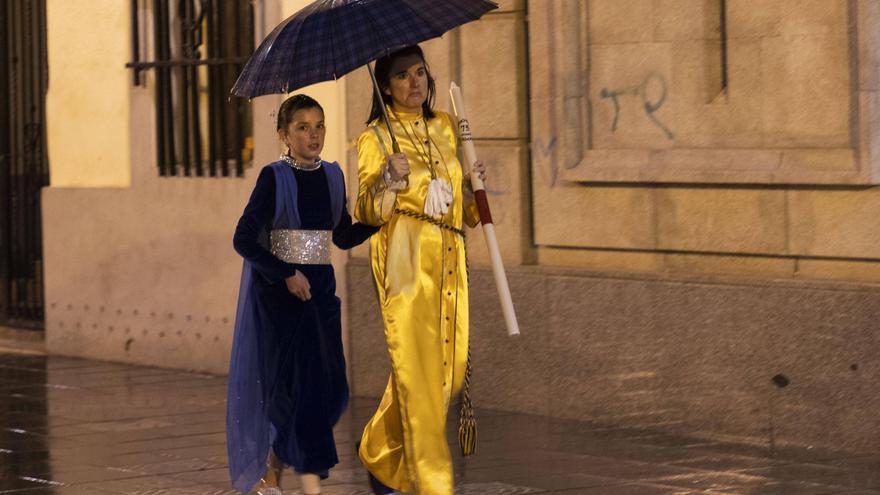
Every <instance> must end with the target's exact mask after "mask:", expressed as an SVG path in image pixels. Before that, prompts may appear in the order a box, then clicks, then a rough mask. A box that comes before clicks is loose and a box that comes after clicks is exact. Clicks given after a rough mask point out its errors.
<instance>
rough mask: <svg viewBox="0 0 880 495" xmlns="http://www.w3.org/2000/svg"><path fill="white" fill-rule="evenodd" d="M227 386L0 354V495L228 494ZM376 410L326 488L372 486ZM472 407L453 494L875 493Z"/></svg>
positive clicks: (364, 407)
mask: <svg viewBox="0 0 880 495" xmlns="http://www.w3.org/2000/svg"><path fill="white" fill-rule="evenodd" d="M225 391H226V379H225V378H224V377H217V376H211V375H204V374H198V373H188V372H181V371H171V370H162V369H156V368H147V367H136V366H129V365H122V364H113V363H104V362H98V361H88V360H81V359H72V358H65V357H46V356H42V355H38V354H36V353H29V354H22V353H10V352H3V351H2V349H0V494H8V493H14V494H22V495H25V494H28V495H30V494H33V495H38V494H64V495H73V494H77V495H79V494H94V495H105V494H123V493H124V494H132V495H172V494H192V495H197V494H198V495H201V494H213V495H219V494H233V493H235V492H234V491H232V490H231V489H230V487H229V484H228V481H227V471H226V450H225V433H224V414H225V405H224V404H225ZM375 406H376V401H373V400H366V399H357V400H354V401H353V402H352V405H351V407H350V408H349V411H348V413H347V414H346V415H345V417H344V418H343V420H342V421H341V422H340V424H339V426H338V428H337V433H336V434H337V437H336V438H337V444H338V449H339V453H340V461H341V462H340V465H339V466H337V468H335V469H334V470H333V471H332V472H331V475H330V478H329V479H328V480H327V481H326V482H325V485H324V493H327V494H346V495H349V494H350V495H355V494H357V495H361V494H363V495H367V494H369V491H368V490H367V489H366V476H365V473H364V471H363V469H361V467H360V466H359V464H358V463H357V462H356V459H355V458H354V455H353V454H354V453H353V450H354V447H353V445H354V440H355V438H356V437H357V436H358V435H359V432H360V428H361V427H362V425H363V424H364V423H365V422H366V420H367V419H368V417H369V416H370V415H371V413H372V412H373V410H374V408H375ZM477 412H478V414H479V421H480V422H479V434H480V441H479V443H478V450H477V454H476V455H475V456H473V457H470V458H468V459H467V460H464V459H461V458H456V460H455V471H456V476H457V480H458V482H457V488H456V493H457V494H460V495H461V494H466V495H478V494H480V495H492V494H504V495H518V494H533V493H534V494H539V493H540V494H566V495H574V494H584V495H588V494H607V495H643V494H644V495H653V494H698V493H701V494H710V493H711V494H786V495H787V494H806V495H812V494H831V493H834V494H838V493H839V494H844V493H845V494H851V495H859V494H877V495H880V452H878V454H877V455H861V456H855V455H843V454H840V453H833V452H820V451H818V450H816V449H800V450H799V449H792V450H774V451H770V450H768V448H767V447H766V446H758V445H744V444H736V443H725V442H718V441H711V440H706V439H699V438H686V437H681V436H674V435H668V434H664V433H662V432H651V431H646V430H633V429H626V428H607V427H604V428H600V427H596V426H593V425H589V424H586V423H579V422H574V421H563V420H558V419H551V418H544V417H537V416H529V415H523V414H511V413H504V412H500V411H489V410H484V409H478V411H477ZM453 415H454V414H453ZM452 430H453V428H450V433H452ZM453 445H454V444H453ZM286 481H287V483H286V485H287V486H289V487H290V489H288V490H285V493H286V494H288V493H289V494H293V493H299V491H298V490H297V489H296V488H297V482H296V479H295V478H294V477H293V476H291V475H290V474H287V478H286Z"/></svg>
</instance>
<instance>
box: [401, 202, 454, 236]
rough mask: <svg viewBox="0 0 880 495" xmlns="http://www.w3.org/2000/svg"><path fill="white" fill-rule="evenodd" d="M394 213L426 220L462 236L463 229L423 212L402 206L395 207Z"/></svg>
mask: <svg viewBox="0 0 880 495" xmlns="http://www.w3.org/2000/svg"><path fill="white" fill-rule="evenodd" d="M394 213H397V214H398V215H406V216H408V217H410V218H415V219H416V220H421V221H423V222H427V223H430V224H432V225H436V226H438V227H440V228H441V229H445V230H448V231H450V232H454V233H456V234H458V235H459V236H461V237H464V229H458V228H455V227H453V226H452V225H449V224H448V223H445V222H443V221H441V220H437V219H436V218H433V217H430V216H428V215H425V214H424V213H417V212H415V211H412V210H404V209H403V208H395V209H394Z"/></svg>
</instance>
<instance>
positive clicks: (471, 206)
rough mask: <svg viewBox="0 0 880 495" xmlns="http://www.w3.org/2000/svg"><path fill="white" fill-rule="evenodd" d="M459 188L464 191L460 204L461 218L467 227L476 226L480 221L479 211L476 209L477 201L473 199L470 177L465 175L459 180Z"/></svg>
mask: <svg viewBox="0 0 880 495" xmlns="http://www.w3.org/2000/svg"><path fill="white" fill-rule="evenodd" d="M461 189H462V192H463V193H464V194H463V196H464V200H463V206H462V210H463V211H462V213H463V220H464V223H465V224H467V226H468V227H471V228H473V227H476V226H477V224H478V223H480V213H479V212H478V211H477V202H476V201H475V200H474V190H473V188H472V187H471V178H470V176H468V175H466V176H465V177H464V178H463V179H462V181H461Z"/></svg>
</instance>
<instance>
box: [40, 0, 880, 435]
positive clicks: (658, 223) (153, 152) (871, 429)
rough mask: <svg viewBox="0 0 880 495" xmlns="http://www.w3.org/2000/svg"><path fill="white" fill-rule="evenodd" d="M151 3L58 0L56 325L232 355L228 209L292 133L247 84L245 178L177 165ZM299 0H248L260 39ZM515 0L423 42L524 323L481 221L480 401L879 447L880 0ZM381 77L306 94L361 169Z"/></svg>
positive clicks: (50, 341) (358, 349) (52, 316)
mask: <svg viewBox="0 0 880 495" xmlns="http://www.w3.org/2000/svg"><path fill="white" fill-rule="evenodd" d="M155 2H158V0H151V1H135V2H109V1H108V2H90V6H88V7H83V6H82V5H77V6H73V5H71V4H70V2H65V1H63V0H49V1H48V2H47V5H48V8H47V18H48V24H47V26H48V28H47V31H48V37H47V38H48V60H49V81H50V84H49V93H48V99H47V122H48V123H49V127H48V136H47V138H48V149H49V163H50V186H49V187H48V188H45V189H44V190H43V230H44V243H45V244H44V246H45V247H44V252H45V255H44V257H45V281H46V338H47V345H48V348H49V349H50V350H51V351H53V352H58V353H63V354H71V355H82V356H90V357H97V358H102V359H111V360H121V361H129V362H136V363H144V364H154V365H159V366H169V367H182V368H191V369H198V370H206V371H213V372H223V371H224V370H225V367H226V362H227V359H228V357H227V356H228V351H229V346H230V343H231V331H232V320H233V318H234V304H235V296H236V292H237V287H238V277H239V271H240V266H241V262H240V260H239V259H238V257H237V256H236V254H235V253H234V252H233V251H232V249H231V234H232V230H233V228H234V225H235V221H236V219H237V217H238V215H239V214H240V212H241V209H242V207H243V205H244V203H245V201H246V198H247V195H248V193H249V192H250V189H251V187H252V185H253V181H254V179H255V177H256V172H257V171H258V170H259V168H260V167H261V165H262V164H264V163H268V162H270V161H272V160H274V159H275V157H276V155H277V154H278V152H279V147H278V143H277V139H276V138H275V131H274V124H273V123H272V117H273V111H274V109H275V108H277V106H278V104H279V103H280V101H281V98H280V97H264V98H258V99H255V100H254V101H253V102H251V103H250V107H249V109H248V110H247V111H248V112H250V113H249V115H250V117H248V118H249V119H250V121H249V122H247V123H246V126H245V127H249V129H250V130H249V137H250V138H251V141H249V142H247V141H241V142H239V145H238V146H239V148H238V149H240V150H242V151H241V152H242V154H241V155H240V156H239V158H241V161H242V171H241V172H242V173H241V176H237V174H236V173H231V174H230V176H228V177H223V176H219V177H211V176H210V174H208V175H207V176H204V177H199V176H190V177H187V176H185V174H184V176H168V175H161V174H160V169H159V163H160V162H161V161H162V160H161V159H160V155H161V152H160V149H159V147H158V146H157V143H158V142H159V141H161V139H160V136H159V134H161V129H162V125H161V122H162V121H163V119H167V118H168V117H167V116H163V115H164V114H163V113H162V112H160V111H159V108H162V106H161V105H160V99H161V98H163V96H162V92H161V91H159V88H160V86H162V85H163V84H171V85H172V86H173V85H174V84H178V83H179V78H180V77H182V76H180V75H174V73H173V71H172V74H171V75H170V76H169V75H167V74H166V75H165V76H163V75H162V74H161V70H158V69H156V68H155V67H145V68H144V70H143V71H142V73H141V76H142V77H143V81H142V82H141V83H140V84H138V83H137V82H136V80H135V76H134V69H133V68H132V67H129V68H126V64H131V63H132V62H133V59H134V58H135V55H137V57H136V58H137V59H138V60H140V61H142V62H149V61H152V60H156V59H157V53H158V54H159V55H161V46H160V45H157V44H156V43H155V41H156V39H158V38H161V36H162V33H160V32H159V31H157V30H155V29H154V27H153V24H154V22H155V20H156V10H155ZM174 3H177V2H174ZM184 3H186V2H184ZM305 3H306V2H293V1H288V2H281V1H273V0H265V1H258V2H250V3H249V4H250V5H252V6H253V10H252V11H251V12H250V15H252V16H253V22H254V29H253V37H254V38H255V39H256V40H259V39H262V37H263V36H264V35H265V34H267V33H268V32H269V30H271V28H272V27H274V25H276V24H277V23H278V22H280V21H281V20H282V19H283V18H284V17H285V14H289V13H292V12H294V11H295V10H297V9H298V8H300V7H301V6H302V4H305ZM499 4H500V8H499V9H498V10H497V11H495V12H493V13H491V14H488V15H486V16H485V17H484V18H483V19H481V20H479V21H477V22H474V23H471V24H468V25H466V26H463V27H462V28H460V29H457V30H455V31H453V32H450V33H448V34H447V35H445V36H444V37H442V38H440V39H437V40H432V41H430V42H428V43H425V45H424V47H425V49H426V54H427V57H428V63H429V66H430V69H431V71H432V73H433V74H434V76H435V78H436V80H437V88H438V95H437V101H436V105H435V106H436V107H437V108H439V109H442V110H447V111H451V109H450V105H449V97H448V94H447V92H446V89H447V88H448V87H449V83H450V81H455V82H457V83H458V84H459V85H460V86H461V87H462V88H463V91H464V95H465V100H466V102H467V105H468V110H469V113H470V121H471V124H472V125H471V128H472V131H473V132H474V135H475V139H476V144H477V153H478V155H479V156H480V158H481V159H483V160H484V161H485V162H486V163H487V166H488V168H489V176H490V178H489V183H488V184H489V193H490V200H491V202H492V207H493V216H494V218H495V221H496V224H497V231H498V234H499V241H500V243H501V248H502V254H503V257H504V259H505V262H506V265H507V269H508V277H509V280H510V285H511V288H512V291H513V297H514V303H515V305H516V307H517V312H518V315H519V319H520V325H521V328H522V335H521V336H520V337H519V338H516V339H511V338H508V337H507V336H506V333H505V331H504V326H503V318H502V317H501V314H500V310H499V306H498V303H497V296H496V293H495V287H494V283H493V281H492V277H491V272H490V270H489V269H488V266H487V260H488V256H487V255H486V249H485V246H484V241H483V239H482V237H481V233H480V232H479V230H474V231H472V232H470V236H469V240H468V243H469V257H470V263H471V276H472V280H471V299H472V300H471V308H472V309H471V311H472V315H471V319H472V322H473V328H472V335H473V341H472V351H473V354H474V364H475V375H474V380H473V381H474V390H473V395H474V398H475V400H476V402H477V405H478V407H494V408H500V409H507V410H514V411H521V412H531V413H537V414H545V415H552V416H559V417H565V418H577V419H584V420H588V421H593V422H596V423H599V424H608V425H611V426H634V427H644V428H656V429H662V430H673V431H680V432H687V433H696V434H704V435H708V436H714V437H730V438H735V439H739V440H745V441H750V442H756V443H759V444H770V445H780V444H785V443H808V444H811V445H821V446H830V447H838V448H848V449H853V450H859V449H867V448H869V447H872V446H873V445H874V443H875V441H874V440H875V439H876V438H877V435H878V434H880V420H878V419H877V418H876V415H875V414H874V413H873V411H874V410H875V409H876V406H877V405H878V401H880V394H878V393H877V386H876V382H877V380H876V375H877V374H878V372H880V365H878V361H877V358H876V356H875V355H876V354H878V352H877V351H878V350H880V348H878V345H880V344H878V343H877V339H876V337H875V334H876V328H877V323H876V322H877V321H878V317H880V285H878V284H880V242H878V241H880V230H878V227H877V222H876V219H875V217H876V216H877V215H878V213H880V192H878V189H877V188H876V184H878V183H880V156H878V149H880V147H878V144H880V127H878V125H880V113H878V112H880V106H878V98H877V95H878V90H880V71H878V64H880V34H878V32H877V30H876V29H872V26H875V25H877V23H878V21H880V5H878V4H877V3H876V2H874V1H872V0H772V1H762V2H755V1H752V0H533V1H530V2H526V1H524V0H507V1H501V2H499ZM172 10H173V9H172ZM159 15H160V17H161V12H160V13H159ZM168 15H169V16H170V17H171V19H172V20H173V19H174V15H180V14H174V13H173V12H172V13H171V14H168ZM135 39H137V40H138V43H137V45H138V48H137V50H140V51H137V50H133V46H132V45H133V44H134V43H133V40H135ZM168 39H170V40H171V41H172V43H171V46H172V49H171V50H170V52H169V53H168V54H167V55H168V56H170V57H171V58H174V57H183V58H186V57H185V55H186V54H185V53H184V54H183V55H181V54H179V53H175V52H174V50H173V46H177V45H175V44H174V43H175V37H174V36H173V35H170V36H169V38H168ZM177 41H179V39H177ZM208 43H209V44H210V40H209V42H208ZM218 43H219V42H218V41H216V40H215V46H219V45H218ZM180 46H190V45H185V44H180ZM157 47H158V48H157ZM99 48H100V49H99ZM156 50H158V51H156ZM154 51H156V52H155V53H154ZM205 56H211V57H215V58H223V57H226V58H233V59H234V58H235V54H232V55H229V54H224V53H223V52H214V53H213V54H206V55H205ZM135 68H136V67H135ZM163 77H165V78H166V80H165V82H164V83H163V81H162V78H163ZM206 77H208V76H200V75H198V73H196V75H195V76H193V80H194V81H196V82H197V83H198V84H196V86H197V87H200V88H201V87H202V86H206V85H208V86H209V85H210V84H211V82H210V81H208V80H207V79H205V80H204V81H202V80H201V79H199V78H206ZM217 84H222V78H221V82H220V83H217ZM369 91H370V86H369V82H368V79H367V75H366V72H365V71H364V70H359V71H356V72H354V73H352V74H350V75H348V76H346V77H345V78H344V79H343V80H341V81H340V82H337V83H330V84H326V85H322V86H320V87H317V88H310V89H308V90H307V92H310V94H312V95H313V96H315V97H317V98H318V99H319V100H320V101H321V102H322V103H323V104H324V106H325V109H326V110H327V119H328V125H329V127H330V133H329V134H332V136H330V137H328V143H327V147H326V151H325V156H327V157H328V158H331V157H333V158H336V159H339V160H340V162H342V161H345V162H346V163H345V167H346V169H347V170H348V173H347V177H348V187H349V190H350V191H351V192H352V193H353V192H354V191H355V190H356V187H357V184H356V180H357V179H356V177H357V174H356V150H355V149H354V142H355V140H356V139H357V136H358V135H359V134H360V132H361V131H362V130H363V128H364V120H365V119H366V117H367V111H368V105H369V97H370V96H369ZM174 95H176V93H174ZM200 95H201V93H200ZM170 98H171V99H170V100H169V101H171V102H172V103H171V105H170V107H169V106H167V105H166V108H170V110H169V111H170V112H172V114H173V115H178V114H180V113H181V112H183V113H186V112H185V111H184V110H181V109H182V108H184V107H186V105H184V104H183V103H182V102H184V99H183V97H182V96H171V97H170ZM202 98H205V99H206V100H205V102H206V103H205V104H206V105H207V104H208V103H209V101H208V99H209V96H204V95H201V96H198V97H193V99H192V100H186V101H190V102H192V101H194V100H196V99H199V100H201V99H202ZM219 104H223V103H222V102H220V103H218V105H219ZM196 114H198V112H195V111H192V112H190V113H189V114H188V115H190V116H193V115H196ZM236 115H240V114H236ZM180 118H182V117H174V118H171V120H172V121H173V122H174V124H172V125H171V127H172V128H175V127H174V126H180V125H182V124H179V120H175V119H180ZM221 128H223V129H225V127H221ZM208 132H212V131H210V130H208V131H206V133H208ZM216 132H219V131H216ZM216 132H215V134H216ZM246 134H248V133H246ZM245 137H247V136H245ZM236 142H238V141H236ZM174 146H175V149H179V147H180V146H182V145H181V144H180V143H179V142H178V144H175V145H174ZM206 156H207V155H206ZM165 161H166V162H167V163H172V164H173V165H175V166H176V165H177V164H178V163H177V162H178V161H181V159H179V158H178V157H177V156H172V157H171V158H170V159H168V160H165ZM232 161H235V160H232ZM230 163H231V162H230ZM230 166H231V170H234V169H235V167H234V166H232V165H230ZM181 170H182V169H181ZM220 175H222V174H220ZM352 198H353V196H352ZM336 259H337V261H338V269H339V272H338V273H339V278H340V279H341V280H340V281H341V286H342V287H345V289H344V292H342V295H343V296H344V299H345V300H346V303H347V308H348V309H347V311H346V315H347V325H346V328H347V334H348V344H349V346H348V353H349V358H350V363H349V364H350V373H351V378H352V385H353V390H354V393H355V394H357V395H363V396H377V395H378V394H380V393H381V390H382V389H383V388H384V385H385V382H386V380H387V373H388V363H387V356H386V353H385V350H384V344H383V335H382V328H381V324H380V320H379V313H378V308H377V307H376V301H375V293H374V290H373V287H372V280H371V275H370V269H369V260H368V252H367V248H366V247H360V248H358V249H356V250H354V251H353V252H352V253H350V255H349V254H347V253H337V254H336Z"/></svg>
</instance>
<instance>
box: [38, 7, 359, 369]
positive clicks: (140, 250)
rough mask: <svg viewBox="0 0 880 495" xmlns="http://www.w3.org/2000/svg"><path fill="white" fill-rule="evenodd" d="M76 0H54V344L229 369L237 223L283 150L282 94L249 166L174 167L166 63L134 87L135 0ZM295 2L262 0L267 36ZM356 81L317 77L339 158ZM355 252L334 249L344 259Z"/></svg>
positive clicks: (50, 267) (327, 153)
mask: <svg viewBox="0 0 880 495" xmlns="http://www.w3.org/2000/svg"><path fill="white" fill-rule="evenodd" d="M74 3H76V4H77V5H76V7H74V6H73V5H72V4H71V2H64V1H50V2H49V4H48V16H49V20H50V21H49V31H48V39H49V46H50V52H49V68H50V79H51V82H50V88H51V89H50V97H49V109H48V112H47V120H48V122H49V129H48V141H49V153H50V169H51V171H52V185H51V187H49V188H46V189H44V191H43V230H44V258H45V266H46V301H47V308H46V311H47V316H46V340H47V347H48V349H49V351H51V352H55V353H59V354H68V355H78V356H88V357H96V358H101V359H110V360H119V361H129V362H135V363H143V364H152V365H159V366H166V367H174V368H188V369H197V370H206V371H212V372H218V373H224V372H225V371H226V368H227V360H228V355H229V348H230V346H231V340H232V326H233V321H234V318H235V301H236V296H237V292H238V283H239V277H240V273H241V258H240V257H239V256H238V255H237V254H236V253H235V252H234V251H233V249H232V233H233V230H234V228H235V224H236V222H237V220H238V217H239V215H240V214H241V211H242V209H243V207H244V204H245V202H246V201H247V197H248V195H249V194H250V191H251V189H252V187H253V183H254V180H255V179H256V175H257V173H258V172H259V170H260V169H261V167H262V166H263V165H264V164H266V163H269V162H271V161H274V160H277V157H278V154H279V152H280V151H281V147H280V145H279V143H278V139H277V136H276V132H275V111H276V109H277V107H278V105H279V104H280V103H281V101H282V97H281V96H265V97H260V98H256V99H255V100H254V102H253V105H254V111H253V115H254V141H255V150H254V163H253V165H251V166H250V167H249V168H247V169H246V171H245V176H244V177H243V178H234V177H230V178H160V177H159V176H158V170H157V168H156V160H155V141H154V129H155V116H154V100H153V93H152V91H153V78H152V74H151V73H150V72H149V71H146V87H134V86H133V84H132V75H131V72H130V71H129V70H127V69H125V67H124V65H125V63H126V62H128V61H129V58H130V44H129V43H130V32H129V22H130V15H129V12H128V7H129V3H128V2H104V3H102V4H96V3H91V4H89V6H83V5H81V4H82V2H74ZM284 3H285V5H284V6H283V8H282V6H281V5H280V4H281V2H279V1H273V0H268V1H266V2H261V3H260V5H264V6H265V8H266V12H265V19H266V26H258V29H257V33H258V35H259V34H260V33H262V34H267V33H269V32H270V31H271V29H272V28H273V27H274V26H275V25H276V24H277V23H278V22H280V20H281V19H283V18H284V17H286V15H283V14H282V13H284V12H287V13H289V11H290V9H293V8H295V7H296V5H295V4H296V3H297V2H284ZM299 3H302V2H299ZM260 17H261V16H259V15H258V16H257V18H258V19H259V18H260ZM71 45H72V46H73V47H75V48H76V49H71ZM343 91H344V86H343V83H342V82H334V83H325V84H320V85H316V86H314V87H310V88H305V89H303V92H306V93H308V94H310V95H311V96H313V97H315V98H317V99H318V100H319V101H320V102H321V104H322V105H323V106H324V109H325V111H326V119H327V124H328V129H329V130H328V133H327V140H326V145H325V150H324V153H323V156H324V157H325V158H326V159H329V160H340V161H343V160H342V158H343V157H344V156H345V147H346V142H345V134H344V125H343V116H344V111H345V106H344V103H345V102H344V99H343V94H344V93H343ZM68 116H76V117H77V118H72V117H71V118H69V117H68ZM107 186H114V187H112V188H109V187H107ZM346 258H347V256H346V254H345V253H341V252H338V251H337V252H335V253H334V263H335V264H336V265H337V269H341V268H342V266H343V265H344V263H345V260H346ZM340 279H341V280H340V289H339V290H340V293H344V291H345V284H344V277H340Z"/></svg>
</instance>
